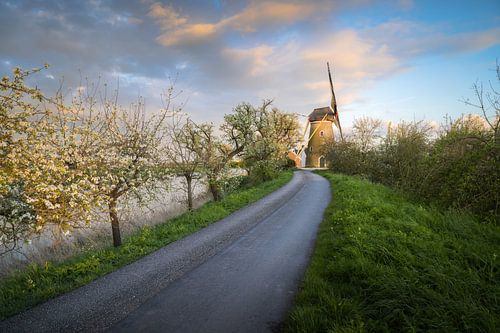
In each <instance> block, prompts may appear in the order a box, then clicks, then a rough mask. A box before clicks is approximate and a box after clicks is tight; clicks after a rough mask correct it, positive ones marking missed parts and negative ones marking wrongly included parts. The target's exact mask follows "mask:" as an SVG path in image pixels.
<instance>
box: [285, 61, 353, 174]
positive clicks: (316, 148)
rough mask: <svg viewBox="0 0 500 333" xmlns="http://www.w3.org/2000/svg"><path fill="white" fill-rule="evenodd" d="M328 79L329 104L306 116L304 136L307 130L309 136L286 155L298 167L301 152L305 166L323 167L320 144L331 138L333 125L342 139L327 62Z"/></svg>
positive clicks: (323, 157)
mask: <svg viewBox="0 0 500 333" xmlns="http://www.w3.org/2000/svg"><path fill="white" fill-rule="evenodd" d="M326 66H327V68H328V79H329V81H330V90H331V92H332V99H331V103H330V106H326V107H322V108H317V109H314V110H313V112H311V114H309V116H308V117H307V122H306V126H305V130H304V136H305V135H306V133H307V130H308V129H310V131H309V137H308V139H307V141H306V143H305V144H304V145H303V146H302V148H301V149H299V150H298V152H297V153H295V152H293V151H291V152H289V153H288V157H289V158H290V159H292V160H294V161H295V165H296V166H297V167H300V164H301V162H302V161H301V157H300V156H301V155H302V152H303V151H305V153H306V167H312V168H324V167H326V166H327V165H326V159H325V156H323V151H322V146H323V145H324V144H325V143H326V142H328V141H331V140H333V139H334V138H335V137H334V134H333V126H332V125H335V126H336V127H337V128H338V130H339V133H340V138H341V140H344V137H343V135H342V127H341V126H340V119H339V112H338V110H337V100H336V99H335V92H334V91H333V81H332V74H331V72H330V64H329V63H328V62H327V63H326Z"/></svg>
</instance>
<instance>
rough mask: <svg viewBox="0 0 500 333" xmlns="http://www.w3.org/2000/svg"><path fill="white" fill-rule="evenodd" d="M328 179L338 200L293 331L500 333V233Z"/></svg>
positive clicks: (387, 192)
mask: <svg viewBox="0 0 500 333" xmlns="http://www.w3.org/2000/svg"><path fill="white" fill-rule="evenodd" d="M321 174H322V175H323V176H325V177H326V178H328V179H329V181H330V182H331V185H332V189H333V200H332V203H331V204H330V206H329V207H328V209H327V211H326V213H325V218H324V221H323V222H322V225H321V227H320V230H319V234H318V238H317V243H316V248H315V251H314V254H313V258H312V263H311V265H310V267H309V268H308V271H307V273H306V276H305V279H304V281H303V284H302V290H301V291H300V293H299V294H298V296H297V297H296V300H295V307H294V308H293V310H292V311H291V313H290V316H289V318H288V321H287V326H286V331H287V332H353V331H355V332H365V331H366V332H372V331H375V332H378V331H383V332H386V331H392V332H417V331H439V332H459V331H460V332H463V331H465V332H467V331H470V332H498V330H499V329H500V264H499V258H498V256H499V255H500V227H498V226H496V225H493V224H481V223H478V221H476V220H475V219H474V218H473V217H472V216H467V215H463V214H457V213H454V212H453V211H447V212H442V211H439V210H437V209H433V208H428V207H423V206H420V205H418V204H415V203H412V202H408V201H407V200H405V199H404V198H403V197H402V196H400V195H398V194H397V193H396V192H394V191H393V190H391V189H389V188H387V187H385V186H383V185H376V184H373V183H370V182H369V181H367V180H362V179H360V178H355V177H350V176H342V175H337V174H332V173H329V172H325V173H321Z"/></svg>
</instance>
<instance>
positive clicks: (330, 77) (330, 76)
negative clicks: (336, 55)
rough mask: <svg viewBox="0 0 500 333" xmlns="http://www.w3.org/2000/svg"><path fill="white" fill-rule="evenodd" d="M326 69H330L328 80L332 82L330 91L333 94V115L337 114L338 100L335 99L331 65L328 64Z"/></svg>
mask: <svg viewBox="0 0 500 333" xmlns="http://www.w3.org/2000/svg"><path fill="white" fill-rule="evenodd" d="M326 67H327V68H328V79H329V80H330V90H331V92H332V102H331V108H332V110H333V113H337V100H336V99H335V92H334V91H333V81H332V73H331V72H330V63H328V62H327V63H326Z"/></svg>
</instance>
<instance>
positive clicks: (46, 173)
mask: <svg viewBox="0 0 500 333" xmlns="http://www.w3.org/2000/svg"><path fill="white" fill-rule="evenodd" d="M38 71H39V70H32V71H23V70H21V69H19V68H16V69H14V71H13V75H12V77H7V76H6V77H3V78H2V80H1V82H0V139H1V143H0V200H2V206H9V205H10V204H12V202H13V201H12V200H11V199H12V198H13V197H15V198H17V202H18V203H20V204H21V203H22V204H21V205H22V206H23V207H24V208H22V209H23V210H25V209H27V210H30V211H32V212H33V214H30V222H28V221H27V215H25V214H11V213H8V212H6V211H4V213H3V215H2V216H1V217H0V219H1V221H2V222H1V223H2V225H3V226H4V227H3V228H2V230H1V231H2V235H0V239H1V241H2V243H1V245H2V246H3V247H4V250H8V249H14V248H15V247H16V245H17V243H18V242H19V241H20V240H23V239H26V238H28V237H30V236H31V235H32V234H33V233H37V232H40V231H41V230H42V229H43V228H44V226H45V225H47V224H56V225H58V226H60V227H61V228H63V229H68V228H70V227H71V226H72V225H74V224H75V223H78V222H81V221H88V220H89V217H90V209H91V207H92V204H93V202H94V200H93V196H94V193H95V184H93V182H92V180H91V179H90V177H88V173H87V170H85V169H75V168H73V167H72V164H71V163H69V161H68V159H67V157H68V156H69V155H70V154H71V152H72V150H71V149H67V148H69V147H68V146H65V145H60V144H59V143H60V142H61V139H62V138H63V137H64V134H63V133H62V132H60V131H58V125H59V122H58V120H59V118H58V114H57V111H56V110H61V109H63V106H61V105H60V104H59V100H58V99H57V98H55V99H49V98H47V97H45V96H44V95H43V94H42V92H41V91H40V90H39V89H37V88H31V87H28V86H26V85H25V83H24V82H25V79H26V78H27V77H28V76H30V75H33V74H35V73H37V72H38ZM67 117H72V114H71V113H68V114H67ZM14 188H15V193H16V194H15V195H14V196H13V192H12V190H13V189H14ZM9 202H10V203H9ZM26 205H28V206H29V207H27V206H26ZM6 225H9V227H8V228H5V226H6ZM0 252H1V251H0Z"/></svg>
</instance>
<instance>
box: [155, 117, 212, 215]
mask: <svg viewBox="0 0 500 333" xmlns="http://www.w3.org/2000/svg"><path fill="white" fill-rule="evenodd" d="M167 127H168V130H167V144H166V146H165V147H166V149H165V150H164V154H165V156H166V159H167V163H168V165H169V169H170V170H172V171H173V172H174V174H176V175H179V176H182V177H184V180H185V182H186V188H185V190H186V194H187V205H188V209H189V210H192V209H193V185H194V184H193V181H194V180H196V179H197V178H198V176H197V171H199V169H200V167H201V165H202V161H201V156H203V155H204V154H202V151H201V147H200V140H201V138H199V137H198V133H197V132H196V131H195V130H194V129H193V123H192V122H191V121H190V120H189V119H188V118H185V117H184V116H182V115H180V114H178V113H177V114H176V115H174V116H173V117H172V118H171V121H170V122H169V123H168V125H167Z"/></svg>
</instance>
